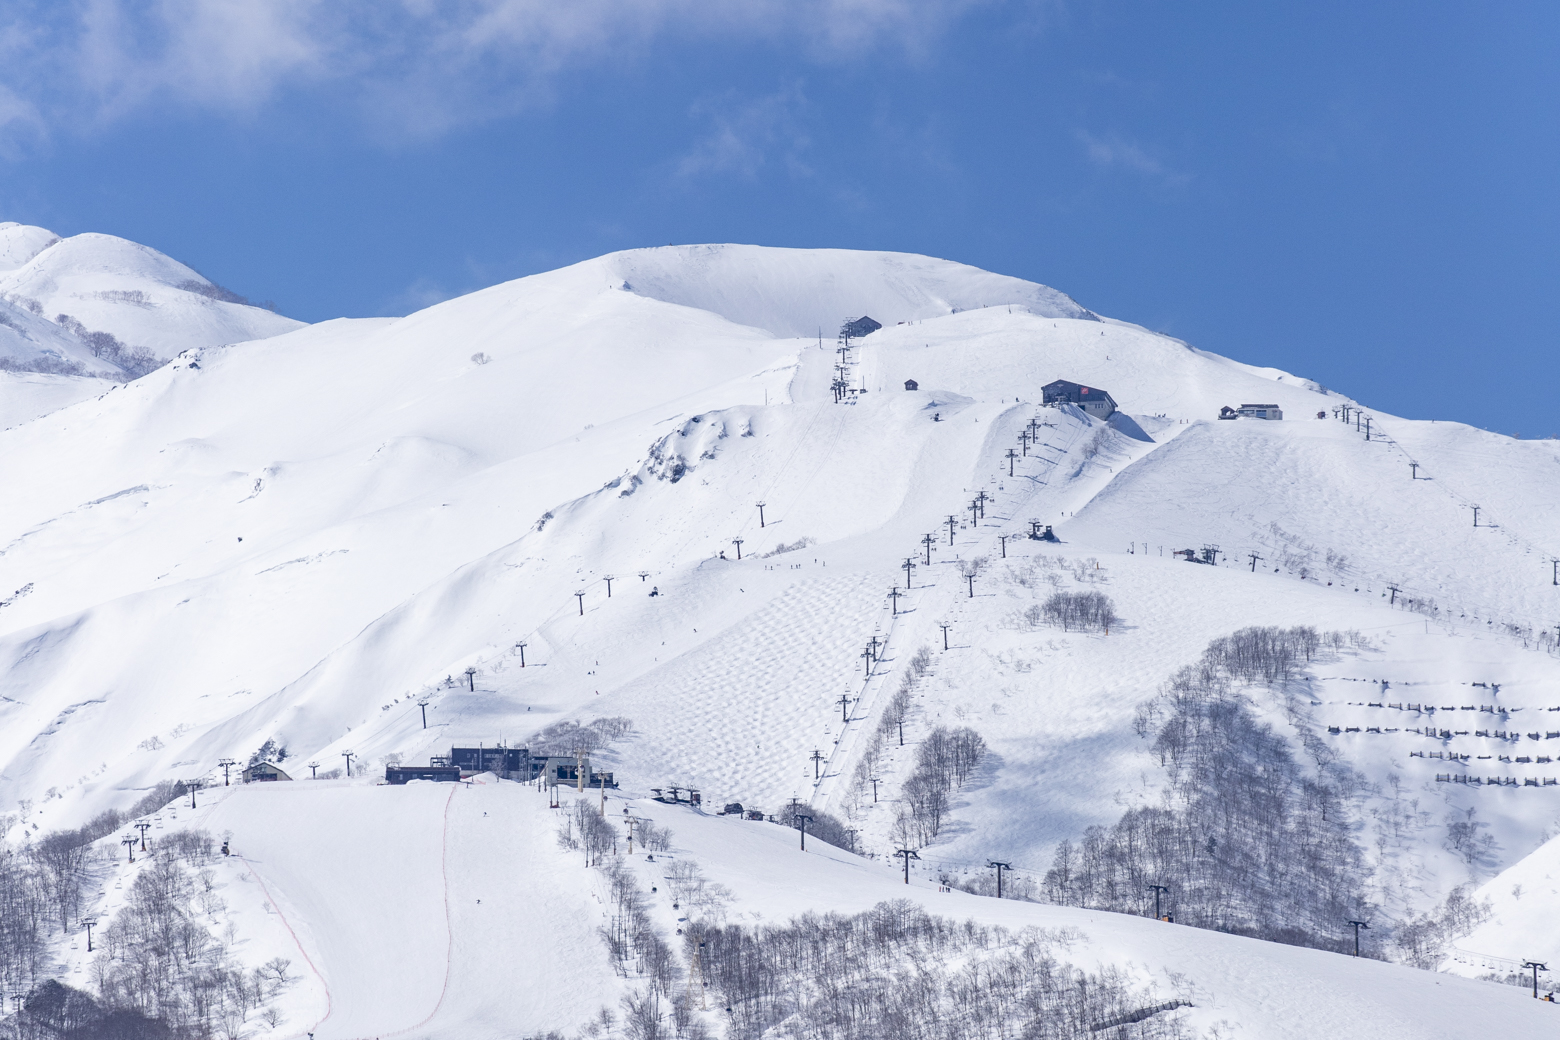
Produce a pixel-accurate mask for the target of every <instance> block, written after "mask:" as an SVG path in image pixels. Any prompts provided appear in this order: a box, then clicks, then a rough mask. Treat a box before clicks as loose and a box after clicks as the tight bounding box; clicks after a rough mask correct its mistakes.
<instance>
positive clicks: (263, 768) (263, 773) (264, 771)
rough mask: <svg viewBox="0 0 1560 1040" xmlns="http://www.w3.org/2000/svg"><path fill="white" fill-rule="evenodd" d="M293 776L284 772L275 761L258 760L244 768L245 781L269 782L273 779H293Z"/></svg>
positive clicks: (252, 782) (247, 782) (250, 782)
mask: <svg viewBox="0 0 1560 1040" xmlns="http://www.w3.org/2000/svg"><path fill="white" fill-rule="evenodd" d="M291 779H292V777H290V776H288V775H287V774H286V773H284V772H283V771H282V769H281V767H280V766H278V765H277V764H276V763H274V762H256V763H255V764H254V765H252V766H250V767H249V768H248V769H246V770H244V783H246V784H255V783H269V782H271V781H273V780H291Z"/></svg>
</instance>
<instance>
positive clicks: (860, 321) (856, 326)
mask: <svg viewBox="0 0 1560 1040" xmlns="http://www.w3.org/2000/svg"><path fill="white" fill-rule="evenodd" d="M882 327H883V324H882V323H881V322H877V321H873V320H872V319H871V318H869V317H867V316H866V315H865V314H863V315H862V316H861V317H859V318H851V319H850V320H849V321H847V322H845V324H843V325H841V326H840V335H841V336H843V337H845V338H846V339H860V338H861V337H862V336H870V335H871V334H872V333H874V332H876V331H877V330H878V329H881V328H882Z"/></svg>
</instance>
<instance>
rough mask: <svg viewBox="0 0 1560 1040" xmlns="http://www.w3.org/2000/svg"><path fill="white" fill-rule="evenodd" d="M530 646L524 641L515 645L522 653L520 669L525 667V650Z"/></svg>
mask: <svg viewBox="0 0 1560 1040" xmlns="http://www.w3.org/2000/svg"><path fill="white" fill-rule="evenodd" d="M529 645H530V644H528V643H526V642H525V641H524V640H522V641H520V642H518V643H516V644H515V649H516V650H518V651H520V667H521V668H524V667H525V648H526V647H527V646H529Z"/></svg>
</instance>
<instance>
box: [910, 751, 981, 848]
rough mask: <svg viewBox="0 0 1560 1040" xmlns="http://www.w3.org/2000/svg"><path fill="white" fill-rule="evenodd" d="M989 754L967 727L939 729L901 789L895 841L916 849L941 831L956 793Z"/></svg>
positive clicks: (916, 759)
mask: <svg viewBox="0 0 1560 1040" xmlns="http://www.w3.org/2000/svg"><path fill="white" fill-rule="evenodd" d="M985 754H986V742H985V741H984V740H982V739H981V737H980V734H979V733H976V732H975V731H974V730H972V729H970V728H969V727H968V726H961V727H959V728H958V729H948V728H947V727H945V726H938V727H937V728H936V729H934V730H932V732H931V733H930V734H929V735H928V736H927V738H926V740H925V741H923V742H922V744H921V746H920V747H919V748H917V749H916V757H915V771H914V772H912V773H911V774H910V778H909V779H908V780H906V781H905V782H904V784H903V786H901V788H900V804H899V812H898V815H897V816H896V818H895V820H894V840H896V841H899V842H902V843H904V844H906V845H909V846H911V847H914V848H920V847H921V846H923V845H927V844H930V843H931V842H932V841H933V840H934V839H935V838H936V837H937V835H938V833H939V832H940V831H941V830H942V827H943V823H944V822H945V821H946V819H947V816H948V806H949V802H950V801H951V800H952V797H953V792H954V791H955V790H957V789H958V788H960V787H963V786H964V784H965V783H966V782H967V781H968V780H969V778H970V776H971V774H972V773H974V771H975V767H976V766H978V765H980V760H981V758H983V757H984V756H985Z"/></svg>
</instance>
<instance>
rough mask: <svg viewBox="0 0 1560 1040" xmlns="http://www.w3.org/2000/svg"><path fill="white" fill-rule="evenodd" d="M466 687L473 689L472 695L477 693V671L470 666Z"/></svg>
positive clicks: (467, 669) (467, 670) (468, 667)
mask: <svg viewBox="0 0 1560 1040" xmlns="http://www.w3.org/2000/svg"><path fill="white" fill-rule="evenodd" d="M466 685H467V686H468V687H469V688H470V689H471V692H472V693H476V692H477V670H476V669H475V668H473V667H470V666H467V668H466Z"/></svg>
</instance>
